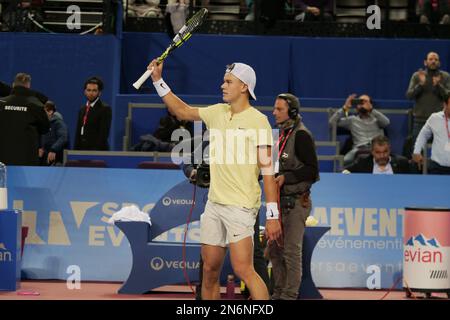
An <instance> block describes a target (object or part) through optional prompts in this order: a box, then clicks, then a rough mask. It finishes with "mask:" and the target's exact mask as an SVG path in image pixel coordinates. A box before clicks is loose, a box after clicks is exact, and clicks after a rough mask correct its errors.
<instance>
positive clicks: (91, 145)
mask: <svg viewBox="0 0 450 320" xmlns="http://www.w3.org/2000/svg"><path fill="white" fill-rule="evenodd" d="M85 113H86V106H82V107H81V108H80V111H79V112H78V122H77V128H76V132H75V144H74V147H73V148H74V149H75V150H109V144H108V137H109V130H110V129H111V118H112V111H111V107H110V106H108V105H107V104H105V103H103V101H101V100H100V99H99V100H97V102H96V103H95V105H94V107H92V108H91V109H90V110H89V113H88V117H87V121H86V126H85V127H84V134H83V135H81V127H82V126H83V118H84V115H85Z"/></svg>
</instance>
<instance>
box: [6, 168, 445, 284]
mask: <svg viewBox="0 0 450 320" xmlns="http://www.w3.org/2000/svg"><path fill="white" fill-rule="evenodd" d="M8 174H9V182H10V185H9V189H8V191H9V192H10V193H9V207H10V208H14V209H20V210H23V225H24V226H28V227H29V234H28V238H27V242H26V243H27V245H26V250H25V253H24V257H23V269H22V270H23V276H24V277H26V278H31V279H48V278H52V279H66V278H67V273H66V270H67V268H68V266H70V265H78V266H79V267H80V268H81V271H82V278H83V279H82V280H100V281H102V280H103V281H124V280H125V279H126V277H127V275H128V272H129V270H130V268H131V252H130V248H129V246H128V243H127V241H126V240H125V241H124V235H123V233H121V232H120V231H119V230H118V229H117V228H116V227H114V226H112V225H109V224H107V223H106V222H107V219H108V218H109V217H110V216H111V215H112V214H113V212H115V211H117V210H119V209H121V208H122V207H123V206H127V205H129V204H131V203H134V204H136V205H137V206H138V207H139V208H140V209H141V210H142V211H145V212H150V215H151V217H152V221H153V222H155V224H154V226H152V233H153V232H154V234H155V235H156V234H159V236H157V237H156V238H154V239H153V240H154V241H168V242H178V243H180V242H182V241H183V230H184V224H185V223H186V222H185V221H186V220H187V216H188V213H189V209H190V205H191V204H192V195H193V189H192V186H191V185H189V184H188V183H187V182H185V183H186V188H185V189H184V191H183V192H181V193H179V194H178V195H177V196H176V197H171V196H166V194H167V193H168V191H169V190H170V189H172V188H173V187H174V186H175V185H177V184H178V183H180V182H182V181H185V178H184V175H183V173H182V172H181V170H180V171H177V170H132V169H89V168H40V167H9V168H8ZM448 183H449V178H448V177H445V176H420V175H398V176H376V175H367V174H351V175H342V174H332V173H322V174H321V179H320V181H319V182H317V183H316V184H315V185H314V186H313V189H312V201H313V211H312V214H313V215H314V216H315V217H316V219H318V220H319V222H320V225H322V226H327V225H329V226H330V227H331V229H330V231H329V232H328V233H327V234H326V235H325V236H323V237H322V239H321V240H320V241H319V242H318V244H317V247H316V249H315V253H314V255H313V257H312V262H311V266H312V271H311V272H312V276H313V279H314V281H315V283H316V284H317V286H318V287H365V286H366V281H367V279H368V277H369V276H370V274H367V272H366V271H367V268H368V266H370V265H378V266H379V267H380V270H381V271H380V272H381V274H380V277H381V287H383V288H388V287H391V286H392V284H393V282H394V279H397V277H398V276H399V275H401V272H402V252H403V244H402V217H403V208H405V207H424V206H426V207H450V198H449V197H448V190H447V189H448V188H447V187H446V186H448ZM423 190H426V192H424V191H423ZM196 196H197V198H196V200H197V201H196V207H195V210H198V212H197V214H198V213H200V212H201V210H202V208H201V206H202V204H204V203H205V201H206V199H207V195H206V190H200V189H199V190H197V195H196ZM156 204H159V206H160V208H163V207H165V208H167V209H170V210H175V211H176V212H178V213H179V215H178V216H177V215H175V217H178V218H177V219H178V220H177V221H172V222H170V221H167V222H164V223H169V224H170V225H166V226H167V227H168V228H169V227H170V228H172V227H173V226H177V227H175V228H172V229H170V231H168V232H164V233H161V232H159V231H158V226H157V223H156V222H158V221H159V222H158V223H161V221H165V219H164V212H161V211H164V210H160V209H157V210H156V207H155V205H156ZM261 220H262V221H261V224H264V223H265V221H264V220H265V219H264V215H263V216H262V219H261ZM187 241H188V242H189V243H197V242H198V241H199V224H198V221H194V222H193V223H192V224H191V225H190V227H189V232H188V235H187ZM168 265H169V267H170V269H171V270H172V271H177V270H178V271H179V269H177V268H178V267H179V264H178V263H175V262H173V261H169V262H168ZM176 266H177V267H176Z"/></svg>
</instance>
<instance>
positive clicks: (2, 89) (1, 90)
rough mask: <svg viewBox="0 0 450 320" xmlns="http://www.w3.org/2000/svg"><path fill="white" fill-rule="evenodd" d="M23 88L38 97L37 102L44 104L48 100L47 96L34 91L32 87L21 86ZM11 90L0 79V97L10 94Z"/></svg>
mask: <svg viewBox="0 0 450 320" xmlns="http://www.w3.org/2000/svg"><path fill="white" fill-rule="evenodd" d="M23 90H25V91H29V92H30V96H33V97H36V98H38V100H39V102H40V103H42V104H45V103H46V102H47V101H48V98H47V96H46V95H45V94H43V93H40V92H39V91H36V90H33V89H28V88H25V87H23ZM11 91H12V88H11V87H10V86H9V85H8V84H6V83H4V82H1V81H0V97H6V96H9V95H10V94H11Z"/></svg>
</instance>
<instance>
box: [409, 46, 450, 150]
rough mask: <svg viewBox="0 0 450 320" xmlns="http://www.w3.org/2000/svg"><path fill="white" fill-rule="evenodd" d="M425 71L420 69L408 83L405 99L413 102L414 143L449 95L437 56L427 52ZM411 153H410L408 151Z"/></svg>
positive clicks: (449, 85) (446, 76)
mask: <svg viewBox="0 0 450 320" xmlns="http://www.w3.org/2000/svg"><path fill="white" fill-rule="evenodd" d="M424 65H425V70H423V69H420V70H419V71H417V72H414V74H413V75H412V77H411V80H410V81H409V87H408V91H407V92H406V97H407V98H408V99H411V100H414V101H415V104H414V108H413V116H414V119H413V132H412V139H413V141H416V139H417V135H418V134H419V132H420V129H422V127H423V125H424V124H425V122H426V121H427V119H428V117H429V116H430V115H431V114H432V113H434V112H438V111H441V110H442V104H443V102H444V99H445V97H446V96H447V95H448V94H449V93H450V76H449V74H448V73H447V72H445V71H441V70H440V69H439V68H440V65H441V64H440V61H439V55H438V54H437V53H436V52H429V53H428V54H427V57H426V59H425V61H424ZM410 152H411V151H410Z"/></svg>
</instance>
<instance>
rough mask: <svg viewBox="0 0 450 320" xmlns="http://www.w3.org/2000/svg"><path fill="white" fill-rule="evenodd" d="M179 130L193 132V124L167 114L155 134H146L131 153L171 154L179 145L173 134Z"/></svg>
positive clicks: (133, 147) (132, 148) (160, 121)
mask: <svg viewBox="0 0 450 320" xmlns="http://www.w3.org/2000/svg"><path fill="white" fill-rule="evenodd" d="M177 129H182V130H183V129H185V130H188V131H189V134H191V133H192V132H191V131H192V130H191V129H192V122H188V121H179V120H178V119H177V118H176V117H174V116H173V115H171V114H170V113H169V112H167V115H166V116H164V117H162V118H161V119H159V126H158V128H157V129H156V130H155V131H154V132H153V134H150V133H149V134H145V135H142V136H141V137H140V141H139V143H137V144H136V145H134V146H132V147H131V151H148V152H150V151H160V152H170V151H172V148H173V147H174V146H175V144H176V143H177V142H176V141H172V133H173V132H174V131H175V130H177Z"/></svg>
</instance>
